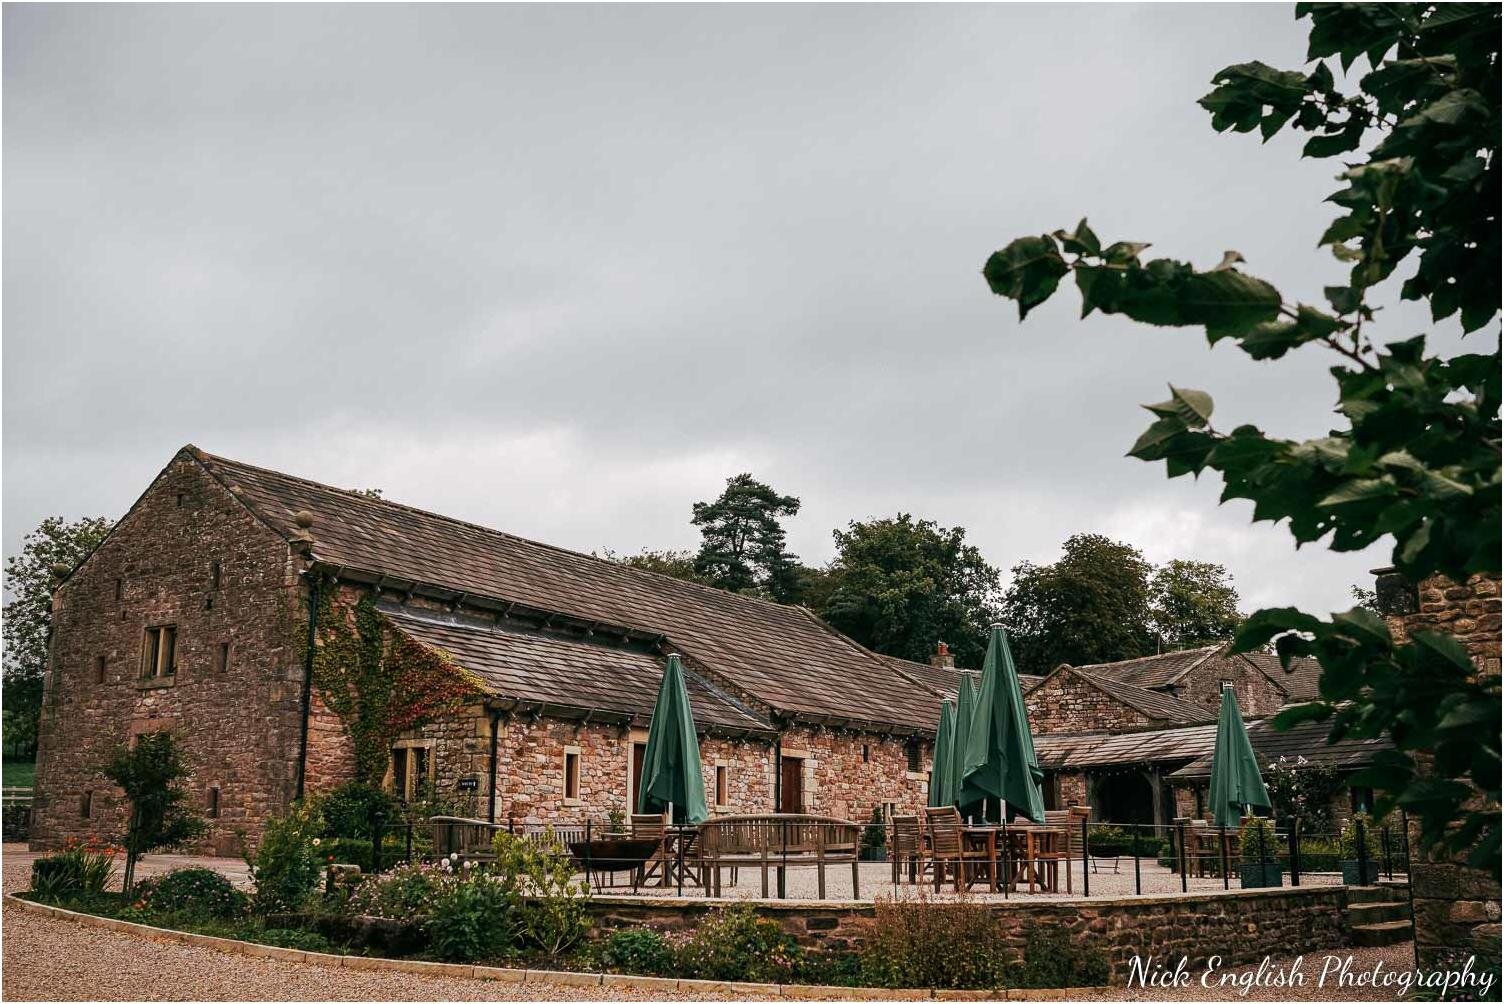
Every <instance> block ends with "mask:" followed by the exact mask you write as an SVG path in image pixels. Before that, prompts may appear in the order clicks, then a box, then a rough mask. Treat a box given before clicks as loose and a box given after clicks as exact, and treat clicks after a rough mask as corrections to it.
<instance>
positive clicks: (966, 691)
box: [946, 673, 977, 815]
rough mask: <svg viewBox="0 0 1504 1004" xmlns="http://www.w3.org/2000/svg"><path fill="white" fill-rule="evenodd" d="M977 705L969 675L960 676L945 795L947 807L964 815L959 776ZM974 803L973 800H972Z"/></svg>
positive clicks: (964, 803)
mask: <svg viewBox="0 0 1504 1004" xmlns="http://www.w3.org/2000/svg"><path fill="white" fill-rule="evenodd" d="M976 705H977V688H976V685H975V684H974V683H972V679H971V674H970V673H962V674H961V687H960V690H959V691H958V692H957V694H956V728H955V731H954V733H953V738H952V740H951V743H952V746H953V749H952V750H951V761H950V764H951V766H950V775H949V780H947V781H946V788H947V791H946V794H947V795H948V796H949V799H948V800H947V801H946V804H947V805H955V806H956V807H957V808H959V809H960V810H961V814H962V815H965V814H966V808H967V806H968V805H969V804H970V803H968V802H963V801H962V800H961V775H962V773H963V772H964V771H965V770H966V744H967V742H968V740H969V738H970V736H971V722H972V719H973V718H974V717H975V710H976ZM973 801H975V799H973Z"/></svg>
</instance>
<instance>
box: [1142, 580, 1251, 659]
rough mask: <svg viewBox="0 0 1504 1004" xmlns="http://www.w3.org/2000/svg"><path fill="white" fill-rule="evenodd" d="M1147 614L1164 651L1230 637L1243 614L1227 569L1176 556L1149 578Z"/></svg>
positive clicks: (1225, 639) (1227, 639) (1191, 646)
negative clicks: (1239, 610) (1148, 607)
mask: <svg viewBox="0 0 1504 1004" xmlns="http://www.w3.org/2000/svg"><path fill="white" fill-rule="evenodd" d="M1149 596H1150V610H1149V616H1150V618H1151V619H1152V620H1153V622H1154V631H1155V633H1156V634H1158V635H1159V644H1160V647H1161V648H1162V649H1164V650H1165V651H1171V650H1174V649H1181V648H1195V647H1196V646H1198V645H1209V644H1211V643H1212V642H1218V641H1231V640H1232V636H1233V635H1234V634H1235V633H1236V632H1237V630H1238V625H1239V624H1240V623H1242V621H1243V615H1242V614H1240V613H1238V591H1237V590H1236V589H1234V588H1233V584H1232V576H1231V575H1229V574H1228V572H1227V569H1226V568H1225V567H1223V566H1222V565H1219V564H1217V563H1215V562H1211V561H1190V560H1187V559H1184V558H1175V559H1172V560H1170V561H1167V562H1166V563H1165V564H1163V565H1160V566H1159V567H1158V568H1157V569H1155V570H1154V576H1153V577H1152V578H1151V579H1150V580H1149Z"/></svg>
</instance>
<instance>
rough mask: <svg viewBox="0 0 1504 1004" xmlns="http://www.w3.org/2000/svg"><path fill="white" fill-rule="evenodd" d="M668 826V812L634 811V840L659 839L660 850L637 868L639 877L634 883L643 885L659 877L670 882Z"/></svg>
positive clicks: (665, 883)
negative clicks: (665, 836)
mask: <svg viewBox="0 0 1504 1004" xmlns="http://www.w3.org/2000/svg"><path fill="white" fill-rule="evenodd" d="M667 826H668V813H666V812H654V813H633V814H632V839H633V840H655V839H656V840H657V841H658V850H657V851H655V852H654V853H653V856H652V857H650V858H648V859H647V861H645V862H643V865H642V867H641V868H639V869H637V877H636V880H635V881H634V883H633V884H634V885H643V884H645V883H646V882H647V880H648V879H650V878H653V877H655V876H656V877H657V878H658V880H659V882H660V883H662V884H664V885H667V884H668V868H667V865H668V857H667V852H668V843H667V842H666V841H665V840H664V839H663V838H664V828H665V827H667Z"/></svg>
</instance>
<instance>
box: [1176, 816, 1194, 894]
mask: <svg viewBox="0 0 1504 1004" xmlns="http://www.w3.org/2000/svg"><path fill="white" fill-rule="evenodd" d="M1175 825H1176V826H1177V827H1179V828H1180V891H1181V892H1188V891H1189V890H1190V882H1189V880H1188V879H1187V878H1186V872H1188V871H1190V870H1191V849H1190V848H1189V847H1188V846H1186V842H1185V823H1183V822H1180V823H1176V824H1175Z"/></svg>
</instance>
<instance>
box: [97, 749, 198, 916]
mask: <svg viewBox="0 0 1504 1004" xmlns="http://www.w3.org/2000/svg"><path fill="white" fill-rule="evenodd" d="M189 773H190V772H189V770H188V766H187V764H186V763H185V762H184V760H183V753H182V750H181V749H179V748H178V744H177V742H176V740H174V739H173V738H172V733H171V732H148V733H146V734H145V735H142V736H139V737H138V738H137V739H136V742H135V744H134V745H122V746H118V747H116V749H115V752H114V753H113V755H112V756H111V757H110V761H109V763H108V764H106V765H105V768H104V776H105V777H107V778H109V779H110V780H111V781H113V782H115V783H116V784H117V785H119V786H120V788H121V790H122V791H124V792H125V797H126V800H127V801H128V802H130V806H131V814H130V823H129V825H128V826H127V828H126V832H125V839H124V841H122V843H123V844H124V845H125V876H124V878H123V879H122V888H123V889H124V891H125V892H126V893H129V892H130V891H131V884H132V882H133V881H134V880H135V876H136V862H137V861H139V860H140V859H141V855H143V854H147V853H149V852H151V851H157V850H169V849H172V848H175V847H179V846H181V845H183V844H184V843H186V842H188V841H189V840H192V839H193V838H194V837H197V836H199V835H200V834H201V833H203V832H204V821H203V820H202V819H200V818H199V817H198V816H197V815H195V814H194V812H193V810H191V809H190V808H188V805H187V794H186V792H184V791H183V789H182V787H181V785H180V784H179V783H178V782H180V781H182V780H183V779H184V778H186V777H188V776H189Z"/></svg>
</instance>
